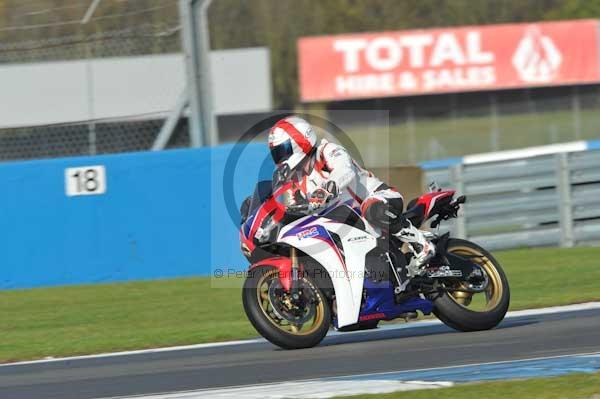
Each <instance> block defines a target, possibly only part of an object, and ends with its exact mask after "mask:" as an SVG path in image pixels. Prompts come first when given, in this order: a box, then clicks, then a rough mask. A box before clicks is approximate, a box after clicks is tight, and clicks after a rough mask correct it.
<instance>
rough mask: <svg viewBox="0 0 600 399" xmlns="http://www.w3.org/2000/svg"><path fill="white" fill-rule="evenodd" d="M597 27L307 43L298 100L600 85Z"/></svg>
mask: <svg viewBox="0 0 600 399" xmlns="http://www.w3.org/2000/svg"><path fill="white" fill-rule="evenodd" d="M598 26H599V25H598V21H596V20H578V21H561V22H543V23H529V24H508V25H490V26H475V27H462V28H449V29H429V30H416V31H399V32H382V33H365V34H349V35H337V36H320V37H305V38H301V39H299V41H298V62H299V68H298V69H299V75H300V76H299V77H300V93H301V99H302V101H321V100H344V99H353V98H369V97H388V96H403V95H415V94H429V93H443V92H462V91H473V90H494V89H507V88H518V87H535V86H552V85H567V84H582V83H594V82H600V64H599V54H598Z"/></svg>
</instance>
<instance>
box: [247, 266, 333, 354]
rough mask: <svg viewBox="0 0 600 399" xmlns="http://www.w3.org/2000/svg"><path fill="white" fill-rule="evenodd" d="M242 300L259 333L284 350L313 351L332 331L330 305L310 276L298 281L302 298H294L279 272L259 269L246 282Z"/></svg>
mask: <svg viewBox="0 0 600 399" xmlns="http://www.w3.org/2000/svg"><path fill="white" fill-rule="evenodd" d="M242 300H243V303H244V310H245V312H246V315H247V316H248V319H249V320H250V322H251V323H252V325H253V326H254V328H256V331H258V332H259V333H260V335H262V336H263V337H265V338H266V339H267V340H268V341H270V342H271V343H273V344H275V345H277V346H279V347H281V348H284V349H300V348H310V347H312V346H315V345H317V344H318V343H319V342H321V340H323V338H324V337H325V335H326V334H327V331H328V330H329V325H330V321H331V310H330V307H329V304H328V302H327V301H326V300H325V297H324V296H323V293H322V292H321V290H320V289H319V288H318V287H317V286H316V284H315V283H314V281H313V280H312V279H311V278H310V277H309V276H308V275H307V274H305V275H304V276H301V278H300V279H299V280H298V297H297V298H292V296H291V294H290V293H289V292H286V291H285V290H284V289H283V287H282V286H281V283H280V281H279V270H278V269H277V268H275V267H273V266H260V267H257V268H255V269H253V270H252V272H251V273H250V275H249V276H248V278H247V279H246V281H245V282H244V288H243V292H242Z"/></svg>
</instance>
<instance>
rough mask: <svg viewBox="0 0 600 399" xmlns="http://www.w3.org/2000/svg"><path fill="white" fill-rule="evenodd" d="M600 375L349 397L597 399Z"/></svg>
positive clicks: (489, 383)
mask: <svg viewBox="0 0 600 399" xmlns="http://www.w3.org/2000/svg"><path fill="white" fill-rule="evenodd" d="M597 395H600V374H575V375H568V376H563V377H553V378H536V379H531V380H518V381H502V382H484V383H477V384H465V385H458V386H454V387H451V388H441V389H428V390H421V391H410V392H395V393H389V394H385V395H381V394H377V395H358V396H347V397H346V398H352V399H375V398H377V399H439V398H460V399H506V398H510V399H590V398H592V397H593V398H594V399H597V398H598V396H597Z"/></svg>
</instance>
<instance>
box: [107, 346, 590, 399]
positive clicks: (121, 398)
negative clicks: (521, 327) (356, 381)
mask: <svg viewBox="0 0 600 399" xmlns="http://www.w3.org/2000/svg"><path fill="white" fill-rule="evenodd" d="M598 355H600V352H584V353H572V354H568V355H554V356H540V357H532V358H526V359H515V360H499V361H495V362H482V363H467V364H459V365H454V366H442V367H428V368H422V369H414V370H396V371H383V372H375V373H364V374H347V375H340V376H334V377H318V378H307V379H300V380H293V381H279V382H267V383H255V384H247V385H231V386H227V387H216V388H204V389H197V390H187V391H171V392H156V393H153V394H149V395H148V394H141V395H134V396H111V397H107V398H100V399H135V398H142V399H143V398H147V397H149V398H153V395H154V396H158V395H176V394H190V393H208V392H210V391H215V390H223V389H240V388H252V387H257V388H258V387H266V388H268V387H270V386H276V385H279V384H282V383H307V382H320V381H329V380H338V379H346V378H356V377H369V376H383V375H388V374H397V373H416V372H420V371H433V370H448V369H455V368H461V367H474V366H486V365H495V364H507V363H523V362H530V361H536V360H549V359H560V358H565V357H579V356H598ZM403 382H408V381H403ZM442 382H446V381H442Z"/></svg>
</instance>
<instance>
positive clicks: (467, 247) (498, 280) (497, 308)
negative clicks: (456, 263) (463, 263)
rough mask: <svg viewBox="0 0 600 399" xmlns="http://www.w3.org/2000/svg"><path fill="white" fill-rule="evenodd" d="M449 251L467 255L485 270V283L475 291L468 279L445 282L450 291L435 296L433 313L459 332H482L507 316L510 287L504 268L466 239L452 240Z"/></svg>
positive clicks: (463, 255) (490, 255)
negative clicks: (466, 280)
mask: <svg viewBox="0 0 600 399" xmlns="http://www.w3.org/2000/svg"><path fill="white" fill-rule="evenodd" d="M448 252H450V253H453V254H456V255H459V256H462V257H465V258H468V259H469V260H470V261H471V262H473V263H475V264H476V265H478V266H479V267H480V269H481V271H482V272H483V273H484V281H485V286H482V288H481V292H477V293H475V292H472V291H473V287H467V286H466V284H467V283H465V282H455V283H445V284H444V288H445V289H448V291H447V292H443V293H441V294H438V296H437V297H436V298H434V305H435V306H434V310H433V313H434V314H435V315H436V316H437V317H438V319H440V320H441V321H442V322H444V324H446V325H448V326H449V327H452V328H454V329H456V330H459V331H480V330H489V329H491V328H494V327H496V326H497V325H498V324H499V323H500V322H501V321H502V320H503V319H504V316H505V315H506V312H507V311H508V306H509V304H510V289H509V286H508V280H507V279H506V275H505V274H504V271H503V270H502V267H501V266H500V264H499V263H498V261H497V260H496V259H494V257H493V256H492V254H490V253H489V252H488V251H486V250H485V249H483V248H481V247H480V246H479V245H477V244H475V243H472V242H470V241H466V240H460V239H450V240H449V242H448Z"/></svg>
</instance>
